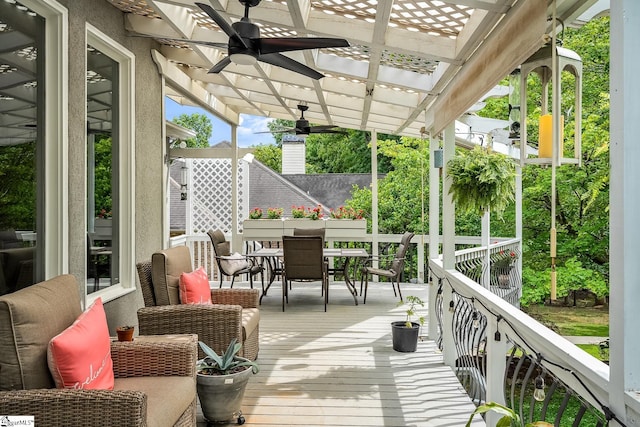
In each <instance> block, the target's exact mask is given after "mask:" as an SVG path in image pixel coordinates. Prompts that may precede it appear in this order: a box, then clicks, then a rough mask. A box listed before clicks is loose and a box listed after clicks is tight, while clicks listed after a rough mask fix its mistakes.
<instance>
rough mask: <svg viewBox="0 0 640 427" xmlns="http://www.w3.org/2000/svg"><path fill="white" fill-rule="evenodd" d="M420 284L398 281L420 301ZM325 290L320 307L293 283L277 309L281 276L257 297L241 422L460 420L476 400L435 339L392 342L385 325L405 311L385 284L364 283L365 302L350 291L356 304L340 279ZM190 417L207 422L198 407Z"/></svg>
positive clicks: (310, 291)
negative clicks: (414, 344)
mask: <svg viewBox="0 0 640 427" xmlns="http://www.w3.org/2000/svg"><path fill="white" fill-rule="evenodd" d="M276 285H277V286H276ZM427 286H428V285H415V284H407V285H403V295H404V296H406V295H418V296H420V297H421V298H423V299H425V300H426V295H427V289H426V287H427ZM329 295H330V300H329V306H328V308H327V312H326V313H325V312H324V311H323V304H322V298H321V296H320V288H319V286H313V285H306V284H297V285H295V284H294V289H293V290H292V291H290V296H289V304H288V306H287V310H286V312H284V313H283V312H282V311H281V291H280V286H279V284H274V286H273V287H272V289H271V290H270V291H269V294H268V296H266V297H265V298H264V299H263V301H262V306H261V313H260V316H261V321H260V354H259V357H258V363H259V364H260V369H261V371H260V373H258V374H257V375H255V376H253V377H252V379H251V380H250V382H249V385H248V387H247V391H246V393H245V397H244V400H243V406H242V412H243V415H244V416H245V419H246V424H245V425H246V426H305V427H311V426H378V427H379V426H403V427H404V426H429V427H445V426H449V427H462V426H464V425H465V423H466V421H467V419H468V417H469V414H470V413H471V412H473V410H474V409H475V408H474V406H473V404H472V403H471V401H470V400H469V398H468V397H467V395H466V393H465V392H464V390H463V389H462V388H461V386H460V384H459V382H458V381H457V379H456V377H455V375H454V374H453V372H452V371H451V369H450V368H448V367H447V366H445V365H444V364H443V363H442V357H441V354H440V353H439V352H438V351H437V349H436V346H435V344H434V343H433V342H432V341H429V340H424V341H421V342H419V343H418V350H417V351H416V352H415V353H398V352H395V351H394V350H393V349H392V345H391V327H390V325H389V324H390V322H391V321H393V320H401V319H402V315H403V312H402V309H401V308H398V307H397V306H396V301H397V300H396V299H394V297H393V291H392V290H391V287H390V285H388V284H386V283H384V284H380V283H375V284H371V285H370V288H369V295H368V297H367V304H366V305H363V304H362V299H361V298H358V299H359V302H360V304H359V305H358V306H355V305H354V302H353V298H352V297H351V295H350V294H349V293H348V292H347V290H346V289H345V287H344V284H342V283H332V285H331V290H330V294H329ZM198 421H199V422H198V426H199V427H200V426H205V425H206V424H205V422H204V420H203V418H202V415H201V413H200V412H199V413H198ZM480 425H484V424H483V423H481V422H477V423H474V426H480Z"/></svg>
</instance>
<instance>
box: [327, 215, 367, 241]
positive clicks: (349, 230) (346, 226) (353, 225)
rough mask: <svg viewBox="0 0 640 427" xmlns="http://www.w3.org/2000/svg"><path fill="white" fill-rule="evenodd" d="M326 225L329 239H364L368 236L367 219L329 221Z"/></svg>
mask: <svg viewBox="0 0 640 427" xmlns="http://www.w3.org/2000/svg"><path fill="white" fill-rule="evenodd" d="M325 223H326V225H325V228H326V232H325V237H326V238H327V239H336V240H340V239H343V238H347V239H348V238H364V237H365V236H366V234H367V220H366V219H328V220H326V221H325ZM343 240H345V239H343Z"/></svg>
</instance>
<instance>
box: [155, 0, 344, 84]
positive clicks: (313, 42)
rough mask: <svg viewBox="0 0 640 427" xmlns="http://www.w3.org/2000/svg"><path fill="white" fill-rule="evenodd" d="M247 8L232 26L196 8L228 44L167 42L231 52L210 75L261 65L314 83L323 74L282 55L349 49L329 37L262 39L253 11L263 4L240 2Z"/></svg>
mask: <svg viewBox="0 0 640 427" xmlns="http://www.w3.org/2000/svg"><path fill="white" fill-rule="evenodd" d="M239 1H240V3H242V4H243V5H244V17H243V18H242V19H241V20H240V21H237V22H234V23H232V24H229V23H228V22H227V20H226V19H225V18H224V17H223V16H222V15H220V13H218V12H217V11H216V10H215V9H214V8H213V7H211V6H210V5H208V4H204V3H198V2H196V3H195V4H196V5H197V6H198V7H199V8H200V9H202V10H203V11H204V12H205V13H206V14H207V15H209V16H210V17H211V19H213V20H214V22H215V23H216V24H218V26H219V27H220V28H221V29H222V31H224V32H225V33H226V34H227V35H228V36H229V42H228V44H226V45H225V44H224V43H215V42H207V41H201V40H190V39H167V40H175V41H182V42H187V43H195V44H202V45H207V46H212V47H217V48H225V47H226V48H227V51H228V56H227V57H226V58H224V59H222V60H221V61H220V62H218V63H217V64H215V65H214V66H213V67H212V68H211V69H210V70H209V73H214V74H217V73H219V72H221V71H222V70H223V69H224V68H225V67H226V66H227V65H229V64H231V63H234V64H239V65H253V64H255V63H256V62H257V61H260V62H266V63H267V64H271V65H275V66H277V67H281V68H285V69H287V70H290V71H293V72H296V73H300V74H303V75H305V76H307V77H311V78H312V79H316V80H318V79H320V78H322V77H324V75H323V74H321V73H319V72H317V71H316V70H314V69H312V68H310V67H307V66H306V65H304V64H302V63H300V62H298V61H294V60H293V59H291V58H289V57H287V56H284V55H282V54H281V53H280V52H291V51H295V50H305V49H320V48H326V47H349V42H348V41H347V40H345V39H337V38H326V37H260V27H259V26H258V25H257V24H254V23H253V22H251V19H249V8H251V7H254V6H257V5H259V4H260V1H261V0H239Z"/></svg>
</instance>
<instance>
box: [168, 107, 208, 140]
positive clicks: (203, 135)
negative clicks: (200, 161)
mask: <svg viewBox="0 0 640 427" xmlns="http://www.w3.org/2000/svg"><path fill="white" fill-rule="evenodd" d="M173 122H174V123H176V124H178V125H180V126H183V127H185V128H187V129H191V130H193V131H195V132H196V136H195V138H189V139H187V140H186V141H185V142H186V143H187V147H190V148H207V147H208V146H209V138H211V134H212V132H213V125H212V124H211V120H210V119H209V117H207V116H206V115H204V114H199V113H193V114H180V115H179V116H178V117H175V118H174V119H173Z"/></svg>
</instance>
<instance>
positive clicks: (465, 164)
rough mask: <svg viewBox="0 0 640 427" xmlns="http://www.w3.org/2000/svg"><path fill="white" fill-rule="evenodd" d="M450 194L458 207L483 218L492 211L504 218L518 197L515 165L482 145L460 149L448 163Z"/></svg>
mask: <svg viewBox="0 0 640 427" xmlns="http://www.w3.org/2000/svg"><path fill="white" fill-rule="evenodd" d="M447 174H448V175H449V176H450V177H451V187H450V190H449V193H450V194H452V196H453V200H454V202H455V204H456V207H458V208H460V209H461V210H466V211H468V212H476V213H478V214H479V215H482V214H484V212H486V211H488V210H491V211H493V212H496V213H497V214H498V215H500V214H501V213H502V212H503V211H504V210H505V209H506V207H507V206H508V205H509V204H510V203H512V202H513V200H514V195H515V189H516V188H515V177H516V168H515V162H514V161H513V160H512V159H511V158H510V157H509V156H506V155H504V154H502V153H498V152H495V151H491V150H487V149H484V148H482V147H480V146H476V147H474V148H473V149H472V150H460V151H458V152H457V154H456V155H455V156H454V157H453V158H452V159H451V160H450V161H449V162H448V163H447Z"/></svg>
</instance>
